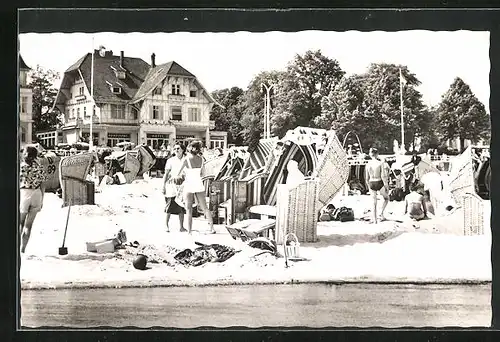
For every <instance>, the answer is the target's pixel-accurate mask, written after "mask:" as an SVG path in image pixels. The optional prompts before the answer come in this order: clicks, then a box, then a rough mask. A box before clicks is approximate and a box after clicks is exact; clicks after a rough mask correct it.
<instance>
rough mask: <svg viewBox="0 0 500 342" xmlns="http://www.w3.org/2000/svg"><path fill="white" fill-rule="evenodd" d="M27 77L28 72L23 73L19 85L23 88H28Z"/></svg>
mask: <svg viewBox="0 0 500 342" xmlns="http://www.w3.org/2000/svg"><path fill="white" fill-rule="evenodd" d="M26 76H27V73H26V71H21V74H20V77H19V85H20V86H21V87H26V84H27V80H26V78H27V77H26Z"/></svg>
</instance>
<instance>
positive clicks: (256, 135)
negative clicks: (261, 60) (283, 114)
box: [239, 71, 282, 149]
mask: <svg viewBox="0 0 500 342" xmlns="http://www.w3.org/2000/svg"><path fill="white" fill-rule="evenodd" d="M281 75H282V72H279V71H264V72H261V73H259V74H258V75H256V76H255V77H254V78H253V79H252V81H251V82H250V84H249V86H248V88H247V90H246V91H245V93H244V94H243V96H242V97H241V101H240V106H239V110H240V111H241V113H242V116H241V126H242V127H243V129H242V130H241V132H240V135H241V137H242V138H243V141H244V143H245V145H248V146H249V148H250V149H252V148H253V147H255V146H256V145H257V143H258V142H259V139H261V138H262V134H263V132H264V103H265V96H264V94H265V93H264V91H263V88H262V84H266V85H271V84H273V85H274V86H276V84H279V82H280V81H279V80H280V79H281ZM270 97H271V108H274V107H275V102H276V93H275V92H274V91H271V92H270ZM274 113H275V112H274V110H272V111H271V114H270V116H271V118H273V115H274ZM271 124H274V125H276V122H274V121H273V120H271ZM271 131H273V126H271Z"/></svg>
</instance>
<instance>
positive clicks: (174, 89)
mask: <svg viewBox="0 0 500 342" xmlns="http://www.w3.org/2000/svg"><path fill="white" fill-rule="evenodd" d="M180 93H181V86H180V85H179V84H172V95H180Z"/></svg>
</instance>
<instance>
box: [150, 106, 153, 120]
mask: <svg viewBox="0 0 500 342" xmlns="http://www.w3.org/2000/svg"><path fill="white" fill-rule="evenodd" d="M149 119H153V105H150V106H149Z"/></svg>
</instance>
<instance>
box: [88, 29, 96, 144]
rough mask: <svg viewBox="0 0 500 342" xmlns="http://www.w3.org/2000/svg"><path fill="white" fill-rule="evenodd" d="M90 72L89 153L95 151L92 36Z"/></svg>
mask: <svg viewBox="0 0 500 342" xmlns="http://www.w3.org/2000/svg"><path fill="white" fill-rule="evenodd" d="M91 64H92V65H91V71H90V98H91V100H92V109H91V110H90V137H89V151H92V150H93V147H94V135H93V132H92V126H93V121H94V108H95V103H94V37H93V36H92V63H91Z"/></svg>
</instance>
